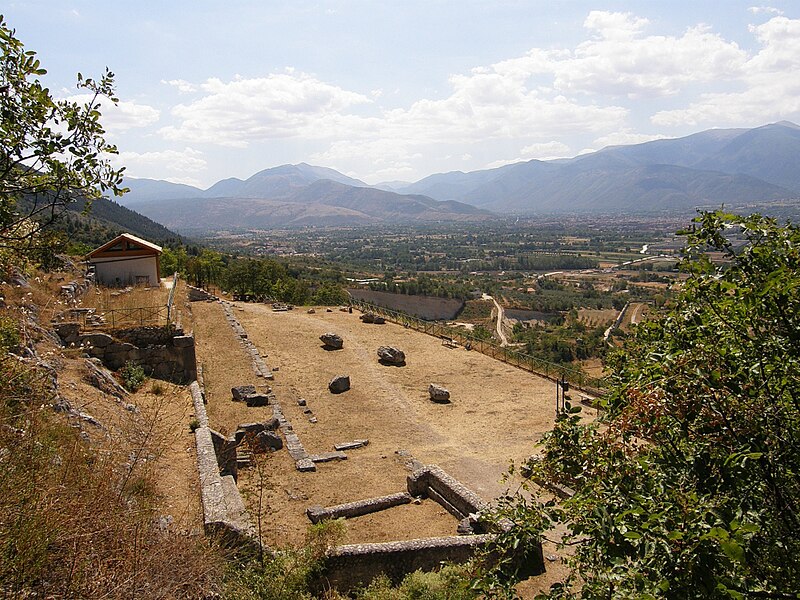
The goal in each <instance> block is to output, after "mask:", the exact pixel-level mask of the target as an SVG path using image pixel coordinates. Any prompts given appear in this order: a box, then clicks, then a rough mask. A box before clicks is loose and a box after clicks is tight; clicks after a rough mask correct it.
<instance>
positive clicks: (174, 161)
mask: <svg viewBox="0 0 800 600" xmlns="http://www.w3.org/2000/svg"><path fill="white" fill-rule="evenodd" d="M111 159H112V161H113V162H114V164H115V165H117V166H120V167H121V166H124V167H125V174H126V175H129V176H130V177H147V178H153V179H164V180H166V181H172V182H173V183H186V184H188V185H197V184H198V180H197V179H195V178H194V177H193V175H195V174H198V173H200V172H202V171H203V170H205V169H206V167H207V166H208V162H207V161H206V159H205V158H204V155H203V153H202V152H200V151H199V150H195V149H193V148H189V147H186V148H184V149H183V150H160V151H157V152H120V153H119V154H117V155H116V156H113V157H111Z"/></svg>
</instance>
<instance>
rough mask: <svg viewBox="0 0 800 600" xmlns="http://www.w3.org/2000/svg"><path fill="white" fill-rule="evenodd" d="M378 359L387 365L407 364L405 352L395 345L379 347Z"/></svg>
mask: <svg viewBox="0 0 800 600" xmlns="http://www.w3.org/2000/svg"><path fill="white" fill-rule="evenodd" d="M378 360H379V361H380V362H381V363H383V364H386V365H395V366H403V365H404V364H406V355H405V352H403V351H402V350H400V349H399V348H395V347H394V346H380V347H378Z"/></svg>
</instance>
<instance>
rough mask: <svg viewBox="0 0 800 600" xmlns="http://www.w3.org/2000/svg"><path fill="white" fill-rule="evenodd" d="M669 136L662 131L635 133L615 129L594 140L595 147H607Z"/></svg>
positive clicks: (650, 140)
mask: <svg viewBox="0 0 800 600" xmlns="http://www.w3.org/2000/svg"><path fill="white" fill-rule="evenodd" d="M666 137H667V136H665V135H662V134H660V133H656V134H649V133H635V132H633V131H630V130H629V129H626V130H624V131H614V132H612V133H609V134H608V135H604V136H601V137H599V138H597V139H595V140H594V144H595V148H597V149H598V150H599V149H600V148H605V147H606V146H625V145H629V144H643V143H645V142H652V141H653V140H663V139H664V138H666Z"/></svg>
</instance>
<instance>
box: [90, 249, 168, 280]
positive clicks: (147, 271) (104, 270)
mask: <svg viewBox="0 0 800 600" xmlns="http://www.w3.org/2000/svg"><path fill="white" fill-rule="evenodd" d="M90 264H92V265H94V270H95V274H96V278H97V282H98V283H102V284H104V285H109V286H117V285H136V284H137V283H139V282H140V280H139V279H137V278H141V277H146V278H147V283H146V285H150V286H157V285H159V284H160V281H161V280H160V279H159V276H158V269H157V268H156V267H157V262H156V257H155V256H142V257H139V258H122V257H117V258H99V259H92V260H91V261H90Z"/></svg>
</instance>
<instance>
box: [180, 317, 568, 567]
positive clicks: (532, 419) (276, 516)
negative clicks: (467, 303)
mask: <svg viewBox="0 0 800 600" xmlns="http://www.w3.org/2000/svg"><path fill="white" fill-rule="evenodd" d="M191 311H192V313H193V314H192V321H193V323H194V333H195V336H196V344H197V352H198V361H199V363H200V364H201V365H202V367H203V371H204V377H205V386H206V395H207V399H208V414H209V419H210V424H211V427H212V428H215V429H218V430H221V431H223V432H227V433H231V432H233V431H234V430H235V429H236V426H237V424H238V423H244V422H253V421H259V420H264V419H267V418H269V417H270V416H271V415H272V409H271V407H269V406H268V407H263V408H247V407H246V406H244V404H242V403H235V402H232V400H231V393H230V388H231V387H232V386H234V385H242V384H248V383H252V384H259V383H263V382H261V381H259V380H258V379H257V378H256V376H255V375H254V374H253V371H252V369H251V366H250V361H249V358H248V357H247V356H246V355H245V352H244V350H243V349H242V348H241V346H240V344H239V342H238V341H237V340H236V338H235V336H234V333H233V331H232V329H231V327H230V326H229V325H228V323H227V322H226V321H225V318H224V314H223V311H222V307H221V306H220V305H219V304H218V303H204V302H197V303H194V304H192V305H191ZM234 314H235V316H236V318H237V319H238V320H239V321H240V323H241V324H242V325H243V326H244V328H245V330H246V331H247V333H248V335H249V338H250V340H251V341H252V342H253V343H254V344H255V345H256V347H257V348H258V349H259V351H260V352H261V355H262V356H263V357H265V361H266V363H267V364H268V365H269V366H270V367H271V368H274V367H278V371H276V372H275V374H274V375H275V380H274V382H272V383H271V387H272V389H273V391H274V392H275V394H276V396H277V400H278V402H279V403H280V404H281V406H282V408H283V412H284V414H285V415H286V417H287V419H289V421H290V422H291V423H292V425H293V426H294V430H295V431H296V432H297V434H298V435H299V437H300V440H301V441H302V443H303V445H304V446H305V448H306V450H307V451H308V452H309V454H320V453H323V452H330V451H332V450H333V446H334V444H336V443H342V442H347V441H351V440H355V439H363V438H366V439H369V445H368V446H366V447H364V448H359V449H356V450H351V451H348V452H347V454H348V459H347V460H345V461H339V462H330V463H321V464H317V472H315V473H299V472H298V471H296V470H295V466H294V461H293V460H292V459H291V458H290V457H289V456H288V453H287V452H286V451H285V450H282V451H279V452H276V453H274V454H272V455H270V456H269V457H268V458H267V459H266V462H265V465H264V466H265V468H264V470H263V473H264V477H263V478H261V477H259V474H258V471H257V469H254V468H251V469H246V470H242V471H240V477H239V486H240V488H241V489H242V491H243V493H244V495H245V500H246V502H248V506H249V509H250V511H251V513H252V514H253V515H255V514H256V513H257V509H258V496H259V491H261V496H262V511H261V514H262V533H263V535H264V538H265V541H267V543H268V544H271V545H275V546H281V545H285V544H287V543H293V544H300V543H302V540H303V536H304V533H305V531H306V528H307V526H308V524H309V521H308V519H307V517H306V516H305V509H306V508H307V507H308V506H311V505H314V504H317V505H321V506H330V505H333V504H340V503H344V502H351V501H355V500H360V499H364V498H370V497H374V496H380V495H384V494H390V493H396V492H401V491H405V489H406V484H405V478H406V475H407V474H408V468H407V464H408V462H409V456H413V457H414V458H415V459H417V460H418V461H420V462H422V463H425V464H431V463H435V464H438V465H439V466H440V467H442V468H443V469H445V470H446V471H447V472H448V473H450V474H451V475H452V476H454V477H456V478H457V479H459V480H460V481H462V482H463V483H464V484H466V485H467V486H469V487H470V488H471V489H472V490H474V491H475V492H477V493H478V494H480V495H481V496H482V497H483V498H484V499H485V500H487V501H491V500H492V498H494V497H496V496H497V495H499V494H501V493H503V492H504V491H505V489H506V486H505V485H504V484H502V483H501V482H500V480H501V477H502V475H503V473H504V472H505V471H506V469H507V468H508V466H509V461H510V460H512V459H513V460H515V461H521V460H523V459H525V458H527V457H528V456H530V455H531V454H532V453H533V452H534V451H535V448H534V446H535V443H536V442H537V440H539V438H540V437H541V435H542V434H543V433H544V432H545V431H547V430H549V429H550V428H552V425H553V417H554V410H555V384H554V383H553V382H552V381H548V380H546V379H543V378H540V377H537V376H535V375H532V374H530V373H527V372H526V371H523V370H521V369H516V368H514V367H511V366H508V365H506V364H504V363H501V362H499V361H496V360H494V359H491V358H489V357H487V356H484V355H482V354H480V353H478V352H474V351H468V350H466V349H464V348H463V347H457V348H448V347H445V346H443V345H442V344H441V341H440V340H439V339H437V338H435V337H432V336H428V335H425V334H423V333H419V332H416V331H414V330H412V329H405V328H403V327H402V326H400V325H395V324H392V323H386V324H383V325H374V324H365V323H362V322H361V321H360V320H359V314H360V313H358V312H357V311H354V312H353V313H352V314H350V313H347V312H341V311H339V310H338V309H334V310H333V312H326V310H325V309H324V308H317V309H316V313H315V314H308V313H306V310H305V309H294V310H293V311H289V312H273V311H272V310H271V307H269V306H265V305H260V304H244V303H236V304H235V309H234ZM326 332H335V333H338V334H339V335H341V336H342V338H343V339H344V348H343V349H341V350H335V351H328V350H325V349H323V347H322V343H321V342H320V340H319V336H320V335H321V334H323V333H326ZM381 345H391V346H396V347H398V348H400V349H401V350H403V351H404V352H405V354H406V365H405V366H403V367H394V366H384V365H382V364H380V363H379V362H378V357H377V353H376V350H377V348H378V346H381ZM338 374H342V375H349V376H350V380H351V386H352V387H351V389H350V390H349V391H347V392H344V393H342V394H338V395H334V394H332V393H330V392H329V391H328V387H327V386H328V382H329V381H330V379H331V378H332V377H334V376H335V375H338ZM429 383H438V384H441V385H444V386H445V387H447V388H448V389H449V390H450V394H451V401H452V403H451V404H444V405H443V404H435V403H433V402H431V401H430V400H429V399H428V391H427V390H428V384H429ZM299 398H304V399H305V400H306V401H307V404H308V408H310V409H311V411H312V412H313V415H308V414H304V413H303V408H302V407H300V406H298V404H297V400H298V399H299ZM311 416H313V417H316V419H317V422H316V423H311V422H310V421H309V417H311ZM259 480H261V481H262V482H263V484H262V485H259ZM456 524H457V523H456V522H455V519H454V518H452V517H451V516H450V515H449V514H447V513H446V512H445V511H444V510H443V509H441V507H439V505H438V504H435V503H434V502H432V501H430V500H426V501H423V502H422V504H419V505H414V504H412V505H406V506H403V507H399V508H395V509H391V510H388V511H383V512H381V513H376V514H373V515H370V516H367V517H359V518H357V519H351V520H349V521H348V522H347V528H348V531H347V537H346V540H345V542H347V543H356V542H376V541H389V540H400V539H412V538H419V537H429V536H438V535H454V534H455V528H456ZM551 551H552V550H551V549H550V550H548V549H546V550H545V553H546V554H547V553H548V552H551ZM550 567H551V565H548V570H549V569H550Z"/></svg>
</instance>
